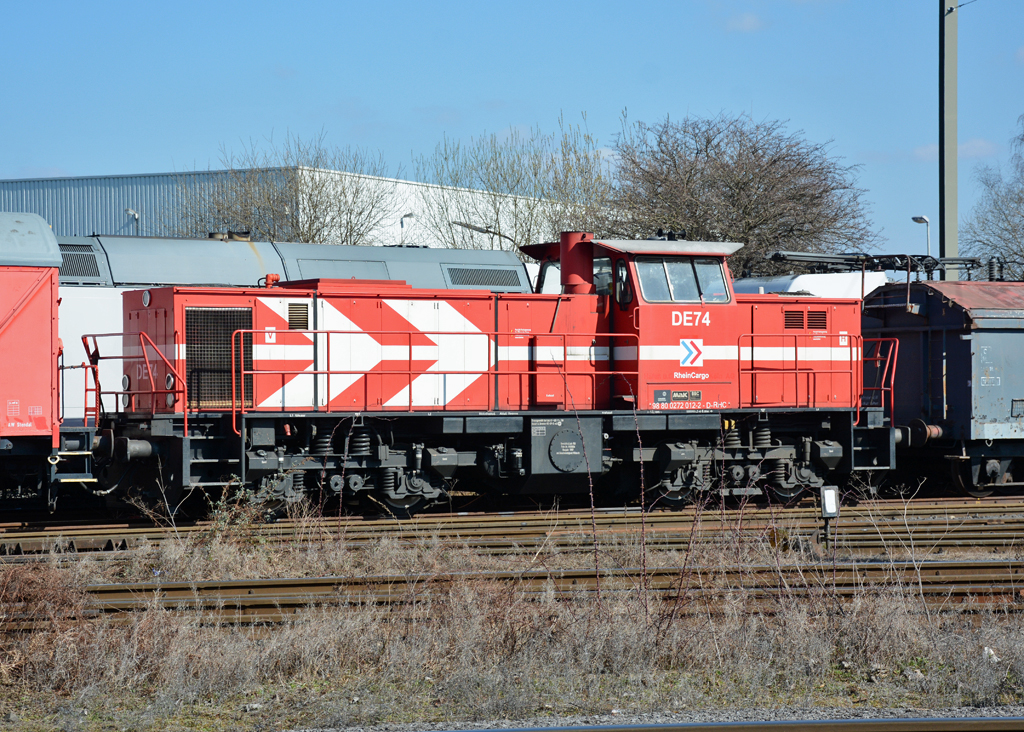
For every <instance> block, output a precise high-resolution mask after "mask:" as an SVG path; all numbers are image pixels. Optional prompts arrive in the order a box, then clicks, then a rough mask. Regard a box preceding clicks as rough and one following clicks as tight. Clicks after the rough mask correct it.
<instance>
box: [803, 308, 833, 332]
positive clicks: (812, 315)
mask: <svg viewBox="0 0 1024 732" xmlns="http://www.w3.org/2000/svg"><path fill="white" fill-rule="evenodd" d="M807 327H808V328H809V329H810V330H828V313H826V312H825V311H824V310H811V311H810V312H808V313H807Z"/></svg>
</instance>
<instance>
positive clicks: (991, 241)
mask: <svg viewBox="0 0 1024 732" xmlns="http://www.w3.org/2000/svg"><path fill="white" fill-rule="evenodd" d="M1017 121H1018V123H1019V124H1020V128H1021V129H1020V133H1019V134H1017V135H1016V136H1015V137H1014V138H1013V139H1012V140H1011V142H1010V146H1011V149H1012V151H1013V154H1012V156H1011V158H1010V170H1009V171H1008V173H1007V174H1006V176H1005V177H1004V175H1003V171H1002V170H1001V169H999V168H998V167H992V166H989V165H983V166H981V167H979V168H978V169H977V170H975V173H974V175H975V178H976V179H977V181H978V183H979V185H981V199H980V200H979V201H978V203H977V204H975V206H974V209H973V210H972V211H971V214H970V216H969V217H968V218H967V219H966V220H965V221H964V222H963V223H962V224H961V226H960V240H961V242H962V252H961V253H962V254H963V255H965V256H972V257H980V258H982V259H988V258H991V257H999V258H1002V259H1003V260H1005V262H1006V268H1005V271H1004V274H1005V276H1006V277H1008V278H1011V279H1015V280H1021V279H1024V115H1021V116H1020V118H1019V119H1018V120H1017Z"/></svg>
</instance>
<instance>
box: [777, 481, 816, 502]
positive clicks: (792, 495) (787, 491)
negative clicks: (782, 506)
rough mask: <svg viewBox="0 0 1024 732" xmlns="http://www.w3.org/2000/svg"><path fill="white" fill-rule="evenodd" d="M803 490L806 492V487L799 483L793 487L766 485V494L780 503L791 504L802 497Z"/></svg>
mask: <svg viewBox="0 0 1024 732" xmlns="http://www.w3.org/2000/svg"><path fill="white" fill-rule="evenodd" d="M805 490H807V486H805V485H800V484H799V483H798V484H796V485H794V486H777V485H772V484H769V485H768V492H769V493H770V494H771V495H772V497H773V498H775V500H777V501H779V502H780V503H792V502H793V501H795V500H796V499H797V498H799V497H800V496H802V495H803V493H804V491H805Z"/></svg>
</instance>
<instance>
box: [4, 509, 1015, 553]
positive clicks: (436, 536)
mask: <svg viewBox="0 0 1024 732" xmlns="http://www.w3.org/2000/svg"><path fill="white" fill-rule="evenodd" d="M940 509H941V510H943V511H945V515H939V514H937V511H938V510H940ZM640 520H641V517H640V514H639V512H636V511H621V510H619V511H617V512H601V513H599V514H598V516H597V518H596V521H595V523H596V525H597V527H598V531H599V540H600V541H604V542H607V541H614V540H615V539H616V538H624V537H625V538H627V540H628V539H630V538H632V534H635V533H636V531H637V530H638V528H639V525H640ZM644 521H645V523H646V527H645V528H646V535H647V537H648V539H649V540H651V541H652V543H654V544H658V545H661V546H665V547H671V546H679V547H682V546H685V545H687V544H688V543H689V542H690V541H691V540H692V538H693V537H694V535H697V536H700V537H701V538H703V539H708V538H712V537H714V535H716V534H721V535H722V536H724V537H735V536H737V535H743V536H747V537H757V536H758V535H764V536H766V537H768V538H770V539H771V540H772V541H776V542H781V543H785V542H788V541H797V540H801V541H802V540H804V539H807V538H814V537H816V536H817V533H818V531H819V530H820V524H819V520H818V519H817V518H816V517H815V516H814V514H813V513H811V511H810V510H808V509H788V510H777V511H774V512H767V511H765V510H764V509H757V510H754V511H750V512H747V513H741V512H729V513H722V512H714V513H711V512H707V513H703V514H700V515H696V514H694V513H693V512H689V513H687V512H680V513H657V514H647V515H646V516H644ZM695 521H696V525H695ZM835 528H836V534H835V538H834V541H835V543H836V545H837V546H839V547H841V548H843V549H844V550H847V551H851V552H860V553H870V552H876V551H879V550H889V549H893V548H897V549H898V548H900V547H901V546H904V547H907V548H911V547H912V548H913V549H914V550H915V551H917V552H928V551H937V550H941V549H946V548H957V547H963V546H984V547H990V548H994V549H998V548H1001V547H1011V546H1015V545H1018V544H1019V543H1021V541H1022V539H1024V504H1016V505H1004V506H1002V507H1001V508H1000V509H999V510H994V509H993V507H984V508H979V507H978V506H977V505H973V504H972V505H958V504H953V505H949V504H947V505H944V506H921V507H916V508H915V509H914V510H913V511H911V510H910V509H907V508H906V507H905V506H898V507H891V506H888V507H878V506H876V505H871V506H868V507H864V508H862V507H852V508H847V509H846V510H845V511H844V514H843V517H842V518H841V519H840V520H839V521H838V522H837V524H836V526H835ZM246 530H247V531H250V532H253V534H254V535H258V536H259V537H260V538H261V540H262V541H265V542H271V543H274V542H276V543H291V542H298V541H312V540H326V541H344V542H345V543H346V546H349V547H352V548H358V547H360V546H365V545H366V544H369V543H371V542H373V541H375V540H377V539H379V538H381V537H382V536H390V537H393V538H396V539H398V540H401V541H407V542H422V541H442V542H447V543H457V544H459V545H461V546H464V547H466V548H470V549H476V550H478V551H481V552H484V553H503V552H509V551H514V550H516V549H536V548H538V547H543V546H544V545H548V546H552V547H556V546H557V547H559V548H561V549H571V548H573V547H574V546H578V545H580V544H581V543H582V542H584V541H587V542H592V541H593V538H594V537H593V534H592V529H591V521H590V515H589V512H578V511H577V512H564V513H559V514H530V515H522V514H516V515H504V514H496V515H483V516H481V515H466V516H451V515H448V516H444V517H431V519H430V520H423V519H421V520H415V521H409V522H400V521H393V520H391V521H388V520H383V521H375V522H367V521H364V520H361V519H358V518H349V517H345V518H342V519H337V520H336V519H319V520H316V521H283V522H278V523H274V524H264V525H258V526H252V527H248V528H247V529H246ZM214 531H215V529H214V528H213V527H212V526H211V525H210V524H208V523H207V524H195V525H192V526H187V527H175V528H159V527H152V526H149V527H137V528H133V527H129V526H124V525H120V526H116V527H95V526H85V527H76V528H74V529H72V530H68V529H67V527H62V526H56V527H53V528H49V529H46V530H44V531H23V530H18V529H16V528H10V527H8V528H6V529H4V528H0V557H12V556H19V555H26V554H49V553H61V552H63V553H81V552H113V551H116V550H126V549H130V548H134V547H138V546H151V545H154V544H158V543H160V542H162V541H166V540H168V539H169V538H171V537H186V538H192V539H195V538H196V537H202V535H203V534H204V533H213V532H214ZM769 534H770V536H769Z"/></svg>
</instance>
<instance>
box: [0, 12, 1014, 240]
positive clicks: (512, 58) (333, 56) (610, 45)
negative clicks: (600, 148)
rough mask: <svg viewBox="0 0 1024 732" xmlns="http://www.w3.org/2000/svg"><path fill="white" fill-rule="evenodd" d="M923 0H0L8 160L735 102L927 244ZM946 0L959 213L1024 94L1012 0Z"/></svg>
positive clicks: (929, 109)
mask: <svg viewBox="0 0 1024 732" xmlns="http://www.w3.org/2000/svg"><path fill="white" fill-rule="evenodd" d="M954 1H955V0H951V2H950V4H952V2H954ZM938 5H939V4H938V3H937V2H936V1H935V0H859V1H856V2H853V1H844V0H771V1H767V0H765V1H757V0H733V1H730V2H726V1H722V2H711V1H710V0H688V1H677V2H642V1H634V2H629V3H625V2H603V1H600V0H592V1H591V2H551V1H550V0H549V1H548V2H523V1H522V0H520V2H514V3H494V2H445V3H430V2H398V1H395V2H387V1H383V0H378V1H377V2H374V3H368V2H365V0H362V1H360V2H329V3H327V2H325V3H317V2H301V1H293V2H290V3H282V2H262V1H260V0H251V1H249V2H237V3H235V2H216V0H209V1H208V2H178V3H173V4H172V3H139V2H134V3H117V2H106V3H104V2H97V3H80V2H45V1H37V2H33V3H25V2H15V1H14V0H7V2H5V3H4V16H5V22H4V25H5V26H6V29H5V32H4V33H3V37H4V38H3V43H2V44H0V65H2V68H3V73H2V74H0V98H2V99H3V102H2V105H0V110H2V114H0V139H3V140H4V145H3V154H2V155H0V178H32V177H48V176H64V175H71V176H82V175H103V174H123V173H154V172H168V171H180V170H186V169H196V168H198V169H206V168H217V167H220V166H219V158H220V149H221V148H222V147H227V148H229V149H230V148H234V149H236V150H238V149H240V148H241V147H242V145H243V144H244V143H246V142H248V141H249V140H256V141H259V140H262V139H265V138H268V137H270V136H271V135H273V136H274V137H275V138H276V139H281V138H283V137H284V136H285V135H287V134H288V133H291V134H295V135H299V136H303V137H309V136H313V135H316V134H318V133H319V132H320V131H321V130H322V131H324V132H325V133H326V135H327V141H328V142H329V143H333V144H338V145H353V146H356V147H364V148H370V149H374V150H381V151H382V152H383V153H384V155H385V157H386V159H387V160H388V161H389V162H390V163H391V164H392V165H393V166H394V167H395V168H396V169H397V167H398V166H399V165H401V166H403V167H404V169H405V171H406V173H409V172H410V170H411V167H412V165H411V159H412V156H413V155H416V154H423V153H429V152H431V151H432V150H433V148H434V145H435V144H436V143H437V142H438V141H439V140H440V139H441V138H442V137H443V136H445V135H447V136H448V137H450V138H456V139H459V138H467V139H468V138H469V137H472V136H475V135H480V134H482V133H491V132H496V133H501V132H502V131H506V130H508V129H509V128H512V127H518V128H524V129H528V128H531V127H539V128H540V129H542V130H544V131H554V130H555V129H557V120H558V116H559V114H560V113H564V115H565V116H566V118H567V119H568V120H570V121H575V120H578V119H579V115H580V114H581V113H586V115H587V121H588V122H587V123H588V127H589V129H590V131H591V132H592V133H594V134H596V135H597V136H598V138H599V140H600V141H601V143H602V144H604V145H608V146H611V145H612V144H613V142H614V138H615V135H616V133H617V132H618V130H619V129H620V118H621V115H622V112H623V110H628V114H629V117H630V119H633V120H642V121H645V122H656V121H659V120H662V119H664V118H665V116H666V115H671V116H672V117H673V118H677V119H679V118H682V117H684V116H685V115H687V114H693V115H701V116H711V115H717V114H718V113H719V112H725V113H727V114H734V113H740V112H744V113H748V114H751V115H752V116H753V117H754V118H755V119H758V120H760V119H781V120H788V121H789V129H790V130H791V131H798V130H802V131H803V133H804V135H805V136H806V137H807V138H808V139H810V140H813V141H815V142H824V141H827V140H830V139H831V140H833V146H832V150H833V152H834V154H836V155H839V156H842V157H843V158H844V160H845V162H846V163H848V164H855V165H859V166H861V167H860V169H859V184H860V186H861V187H863V188H865V189H866V190H867V194H866V200H867V201H868V202H869V203H870V205H871V209H872V219H873V221H874V223H875V227H876V229H877V230H880V231H881V234H882V236H883V237H884V238H885V239H886V240H887V241H886V242H885V244H884V245H883V251H891V252H903V251H923V249H924V232H923V231H922V229H923V227H921V226H918V225H916V224H914V223H913V222H911V220H910V217H911V216H912V215H918V214H924V215H927V216H929V217H930V218H931V219H932V221H933V222H937V220H938V156H937V143H938V111H937V110H938V70H937V65H938ZM957 12H959V13H960V16H959V143H960V148H961V153H960V160H959V178H960V181H959V186H960V212H961V216H963V215H964V214H965V213H966V212H968V211H969V209H970V206H971V205H972V204H973V202H974V201H975V199H976V195H977V189H976V185H975V183H974V180H973V175H972V174H973V171H974V169H975V167H976V166H977V165H978V164H1000V163H1004V162H1005V161H1006V159H1007V157H1008V141H1009V139H1010V137H1011V136H1012V135H1013V134H1014V132H1015V130H1017V129H1018V126H1017V118H1018V117H1019V116H1020V115H1021V114H1024V1H1022V0H973V1H970V2H965V3H964V5H963V6H962V7H961V8H960V9H959V10H958V11H957ZM935 228H936V231H935V232H933V233H932V237H933V238H932V241H933V248H934V249H935V250H936V251H937V240H938V233H937V227H935Z"/></svg>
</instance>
